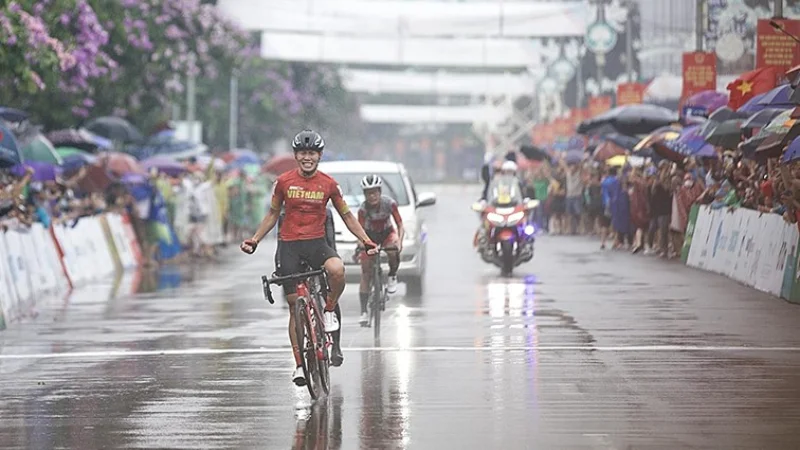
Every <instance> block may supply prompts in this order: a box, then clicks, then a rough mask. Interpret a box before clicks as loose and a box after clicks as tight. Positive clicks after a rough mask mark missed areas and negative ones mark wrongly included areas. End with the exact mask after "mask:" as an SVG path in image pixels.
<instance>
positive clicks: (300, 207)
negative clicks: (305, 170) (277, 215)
mask: <svg viewBox="0 0 800 450" xmlns="http://www.w3.org/2000/svg"><path fill="white" fill-rule="evenodd" d="M328 200H331V202H333V206H334V207H335V208H336V209H337V210H338V211H339V213H340V214H346V213H348V212H349V211H350V209H349V208H348V206H347V203H346V202H345V201H344V198H342V191H341V189H340V188H339V184H338V183H337V182H336V180H334V179H333V178H331V177H330V176H328V175H326V174H324V173H322V172H316V173H315V174H314V175H312V176H311V177H308V178H306V177H304V176H302V175H300V173H299V171H297V170H291V171H289V172H286V173H284V174H283V175H281V176H279V177H278V179H277V180H276V181H275V185H274V186H273V190H272V204H271V208H272V209H273V210H275V211H280V209H281V205H283V208H284V210H285V211H286V216H285V217H284V219H283V223H282V224H281V228H280V231H279V234H278V237H279V238H280V240H282V241H305V240H309V239H319V238H321V237H324V236H325V208H326V205H327V204H328Z"/></svg>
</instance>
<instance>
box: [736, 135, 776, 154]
mask: <svg viewBox="0 0 800 450" xmlns="http://www.w3.org/2000/svg"><path fill="white" fill-rule="evenodd" d="M769 136H771V135H770V134H757V135H755V136H753V137H751V138H749V139H747V140H745V141H744V142H741V143H740V144H739V150H741V151H742V153H743V154H744V156H745V158H749V159H753V155H755V153H756V149H757V148H758V147H759V146H760V145H761V144H763V143H764V141H765V140H766V139H767V138H768V137H769Z"/></svg>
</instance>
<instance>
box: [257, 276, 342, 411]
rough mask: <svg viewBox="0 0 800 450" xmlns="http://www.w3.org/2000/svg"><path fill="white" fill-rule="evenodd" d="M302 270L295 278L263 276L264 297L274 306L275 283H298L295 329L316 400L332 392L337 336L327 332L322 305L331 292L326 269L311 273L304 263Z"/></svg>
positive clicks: (305, 369) (310, 388)
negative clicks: (333, 354) (334, 351)
mask: <svg viewBox="0 0 800 450" xmlns="http://www.w3.org/2000/svg"><path fill="white" fill-rule="evenodd" d="M300 270H301V271H300V272H298V273H295V274H291V275H284V276H277V275H276V274H274V273H273V274H272V278H267V276H266V275H264V276H262V277H261V284H262V285H263V287H264V295H265V296H266V298H267V300H269V302H270V303H271V304H274V303H275V299H273V298H272V290H271V289H270V285H271V284H278V285H282V284H284V283H297V303H295V312H294V326H295V334H296V336H297V346H298V348H299V349H300V359H301V363H302V366H303V374H304V375H305V377H306V387H307V388H308V393H309V394H310V395H311V398H312V399H314V400H316V399H317V398H319V397H320V396H323V395H327V394H328V393H329V392H330V373H329V370H328V369H329V367H330V365H331V346H332V345H333V337H332V336H331V334H330V333H326V332H325V325H324V323H325V322H324V321H323V316H322V314H323V308H322V305H323V304H324V302H325V300H326V295H327V293H328V292H329V291H330V287H329V286H328V277H327V274H326V273H325V269H317V270H311V268H310V267H309V266H308V264H306V263H305V262H302V265H301V269H300Z"/></svg>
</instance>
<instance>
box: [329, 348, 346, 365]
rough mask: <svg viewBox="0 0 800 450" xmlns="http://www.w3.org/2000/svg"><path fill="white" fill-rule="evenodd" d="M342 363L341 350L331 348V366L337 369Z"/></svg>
mask: <svg viewBox="0 0 800 450" xmlns="http://www.w3.org/2000/svg"><path fill="white" fill-rule="evenodd" d="M343 362H344V355H342V349H341V348H339V346H338V345H334V346H333V352H331V365H332V366H333V367H339V366H341V365H342V363H343Z"/></svg>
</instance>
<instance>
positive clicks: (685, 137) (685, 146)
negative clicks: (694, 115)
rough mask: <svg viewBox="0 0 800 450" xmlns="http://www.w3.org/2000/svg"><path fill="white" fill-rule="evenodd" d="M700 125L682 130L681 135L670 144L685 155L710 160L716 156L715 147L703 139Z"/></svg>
mask: <svg viewBox="0 0 800 450" xmlns="http://www.w3.org/2000/svg"><path fill="white" fill-rule="evenodd" d="M701 128H702V127H701V126H700V125H693V126H689V127H686V128H684V129H683V130H681V135H680V136H679V137H678V139H675V140H674V141H672V142H671V143H670V144H671V145H672V149H673V150H675V151H677V152H678V153H681V154H684V155H692V156H700V157H705V158H710V157H714V156H716V152H715V151H714V146H713V145H711V144H709V143H708V142H706V141H705V139H703V136H702V134H701V133H700V131H701Z"/></svg>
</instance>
